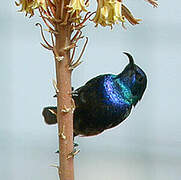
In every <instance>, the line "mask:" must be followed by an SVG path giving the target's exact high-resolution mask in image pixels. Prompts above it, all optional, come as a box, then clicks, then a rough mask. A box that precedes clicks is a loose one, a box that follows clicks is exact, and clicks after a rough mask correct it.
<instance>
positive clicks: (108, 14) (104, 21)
mask: <svg viewBox="0 0 181 180" xmlns="http://www.w3.org/2000/svg"><path fill="white" fill-rule="evenodd" d="M93 21H94V22H95V24H96V26H98V24H100V25H101V26H111V27H112V25H113V24H115V23H118V22H119V21H121V22H124V20H123V17H122V15H121V1H120V2H119V1H117V0H98V6H97V11H96V15H95V17H94V18H93Z"/></svg>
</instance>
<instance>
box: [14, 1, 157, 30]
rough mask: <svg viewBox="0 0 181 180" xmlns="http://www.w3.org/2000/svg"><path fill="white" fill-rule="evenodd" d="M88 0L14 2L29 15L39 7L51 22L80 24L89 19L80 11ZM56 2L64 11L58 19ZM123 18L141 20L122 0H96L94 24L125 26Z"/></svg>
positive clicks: (85, 6)
mask: <svg viewBox="0 0 181 180" xmlns="http://www.w3.org/2000/svg"><path fill="white" fill-rule="evenodd" d="M89 1H90V0H61V1H60V4H59V3H55V2H56V1H55V0H19V3H17V2H16V5H17V6H21V9H20V11H21V12H25V13H26V15H28V14H30V17H31V16H33V15H34V10H35V9H39V10H40V14H41V17H42V18H43V20H44V21H46V20H48V21H49V22H50V23H51V24H53V22H58V21H59V22H60V21H61V22H62V21H63V20H64V19H65V20H66V21H69V22H74V23H76V24H80V23H81V22H83V23H84V22H85V21H86V20H87V19H89V16H88V15H85V16H84V18H82V14H81V13H82V12H87V6H88V4H89ZM145 1H147V2H149V3H150V4H152V5H153V6H154V7H157V6H158V3H157V1H156V0H145ZM65 2H66V3H65ZM91 2H92V1H91ZM91 2H90V3H91ZM61 3H62V5H61ZM57 4H59V6H60V7H61V12H66V13H64V14H66V18H65V17H62V16H61V18H62V19H59V20H58V21H57V19H56V17H55V16H56V13H55V12H56V9H59V8H60V7H59V8H58V7H56V6H57ZM42 13H43V16H42ZM89 13H91V12H87V14H89ZM91 14H93V13H91ZM45 19H46V20H45ZM125 19H127V20H128V21H129V22H130V23H131V24H132V25H136V24H139V21H141V20H140V19H136V18H134V16H133V15H132V13H131V12H130V10H129V9H128V8H127V7H126V6H125V5H123V0H97V10H96V15H95V16H94V18H93V22H94V23H95V24H96V26H98V25H101V26H110V27H112V26H113V25H114V24H117V23H119V22H121V23H122V25H123V27H125V26H124V22H125Z"/></svg>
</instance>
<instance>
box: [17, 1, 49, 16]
mask: <svg viewBox="0 0 181 180" xmlns="http://www.w3.org/2000/svg"><path fill="white" fill-rule="evenodd" d="M15 3H16V5H17V6H21V9H20V10H19V11H20V12H26V15H28V14H30V17H31V16H33V15H34V10H35V9H37V8H39V7H42V8H43V9H44V10H46V2H45V0H19V3H17V2H15Z"/></svg>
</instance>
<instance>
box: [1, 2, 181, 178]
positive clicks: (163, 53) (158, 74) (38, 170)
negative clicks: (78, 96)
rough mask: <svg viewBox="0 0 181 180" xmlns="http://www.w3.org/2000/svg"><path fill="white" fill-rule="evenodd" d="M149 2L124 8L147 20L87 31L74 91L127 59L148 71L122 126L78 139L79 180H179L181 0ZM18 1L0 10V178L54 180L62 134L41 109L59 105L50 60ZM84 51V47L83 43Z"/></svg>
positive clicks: (114, 70)
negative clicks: (142, 90)
mask: <svg viewBox="0 0 181 180" xmlns="http://www.w3.org/2000/svg"><path fill="white" fill-rule="evenodd" d="M159 4H160V5H159V8H157V9H155V8H152V6H151V5H149V4H148V3H146V2H145V1H144V0H134V1H133V0H132V1H131V0H128V1H127V2H126V5H127V6H128V7H129V8H130V10H131V11H132V12H133V14H134V15H135V16H136V17H138V18H141V19H142V20H143V21H142V22H141V23H140V25H137V26H135V27H133V26H131V25H129V24H128V23H126V26H127V30H124V29H123V28H122V27H121V25H116V26H115V27H114V29H113V30H110V28H101V27H98V28H95V27H94V24H93V23H90V24H88V25H87V27H86V28H84V33H85V35H87V36H89V44H88V47H87V49H86V53H85V54H84V56H83V60H84V63H83V64H82V65H81V66H80V67H79V68H77V69H76V70H75V71H74V73H73V78H72V79H73V80H72V83H73V86H74V87H75V88H77V87H79V86H81V85H82V84H84V83H85V82H86V81H87V80H89V79H90V78H92V77H94V76H96V75H99V74H103V73H115V74H116V73H120V72H121V71H122V70H123V68H124V67H125V65H126V64H127V63H128V60H127V57H126V56H125V55H123V54H122V52H123V51H126V52H130V53H131V54H132V55H133V56H134V58H135V62H136V63H137V64H138V65H139V66H140V67H142V68H143V69H144V71H145V72H146V74H147V77H148V86H147V89H146V92H145V94H144V97H143V99H142V101H141V102H140V103H138V105H137V106H136V108H135V109H133V110H132V113H131V115H130V116H129V118H128V119H127V120H126V121H125V122H124V123H122V124H121V125H120V126H118V127H116V128H113V129H111V130H107V131H105V132H104V133H103V134H101V135H99V136H95V137H90V138H76V142H77V143H78V144H79V147H80V150H81V152H80V154H78V155H77V156H76V157H75V177H76V178H75V180H92V179H96V180H97V179H99V180H112V179H116V180H119V179H120V180H180V177H181V114H180V113H181V110H180V102H181V96H180V92H181V85H180V82H181V80H180V77H181V70H180V69H181V60H180V59H181V58H180V52H181V36H180V32H181V13H180V7H181V2H180V1H164V0H159ZM17 10H18V8H16V7H15V5H14V2H13V1H11V2H9V1H2V2H1V6H0V22H1V26H0V27H1V28H0V40H1V44H0V51H1V66H0V82H1V93H0V98H1V101H0V112H1V125H0V178H1V179H4V180H25V179H26V180H40V179H43V180H50V179H51V180H56V179H58V177H57V170H56V168H53V167H50V165H51V164H57V162H58V156H57V155H56V154H55V153H54V152H55V151H56V150H57V147H58V144H57V140H58V139H57V127H56V126H47V125H46V124H45V123H44V122H43V118H42V116H41V111H42V109H43V107H44V106H47V105H55V104H56V101H55V99H53V97H52V96H53V95H54V89H53V86H52V78H54V76H55V69H54V61H53V55H52V53H51V52H49V51H47V50H45V49H43V48H42V47H41V46H40V42H41V37H40V31H39V28H37V27H35V23H36V22H41V21H40V19H38V17H35V18H34V17H33V18H31V19H29V18H25V17H24V15H23V14H21V13H17ZM80 45H82V43H80Z"/></svg>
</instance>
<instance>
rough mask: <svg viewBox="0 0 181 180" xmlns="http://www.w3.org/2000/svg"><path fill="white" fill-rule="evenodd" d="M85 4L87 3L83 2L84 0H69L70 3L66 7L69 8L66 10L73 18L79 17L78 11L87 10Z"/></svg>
mask: <svg viewBox="0 0 181 180" xmlns="http://www.w3.org/2000/svg"><path fill="white" fill-rule="evenodd" d="M86 6H87V5H86V4H85V2H84V0H70V3H69V5H68V6H67V7H68V8H70V10H69V11H68V12H70V13H71V16H74V17H75V19H80V18H81V17H80V12H81V11H85V12H87V10H86Z"/></svg>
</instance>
